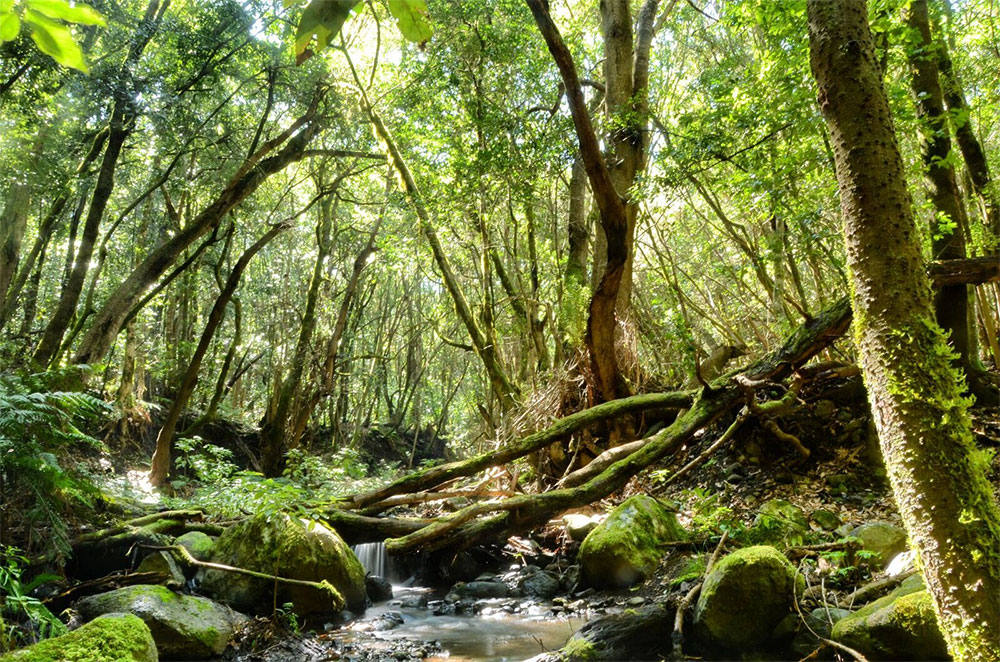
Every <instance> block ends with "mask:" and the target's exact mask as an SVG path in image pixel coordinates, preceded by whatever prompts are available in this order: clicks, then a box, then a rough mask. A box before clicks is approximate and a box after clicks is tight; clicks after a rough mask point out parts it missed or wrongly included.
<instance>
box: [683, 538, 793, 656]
mask: <svg viewBox="0 0 1000 662" xmlns="http://www.w3.org/2000/svg"><path fill="white" fill-rule="evenodd" d="M803 583H804V580H803V579H802V577H801V575H799V574H798V572H796V570H795V567H794V566H792V564H791V563H789V562H788V559H786V558H785V557H784V555H783V554H782V553H781V552H779V551H778V550H777V549H775V548H774V547H767V546H757V547H745V548H743V549H740V550H737V551H735V552H733V553H732V554H730V555H728V556H726V557H725V558H724V559H722V560H721V561H719V563H718V564H716V566H715V567H714V568H713V569H712V571H711V572H710V573H709V574H708V577H706V578H705V583H704V585H703V586H702V589H701V595H700V597H699V598H698V604H697V605H696V607H695V611H694V624H695V633H696V635H697V637H698V638H699V640H700V641H701V642H702V643H703V644H704V645H706V646H707V647H709V648H711V649H723V650H730V651H746V650H750V649H753V648H756V647H758V646H761V645H763V644H765V643H766V642H767V641H768V640H770V638H771V636H772V633H773V632H774V629H775V628H776V627H777V625H778V624H779V623H780V622H781V621H782V619H783V618H785V616H786V615H788V614H789V613H790V612H791V610H792V609H793V604H794V603H793V600H794V599H795V592H796V590H799V591H801V590H802V588H804V586H803V585H802V584H803ZM797 584H798V586H797Z"/></svg>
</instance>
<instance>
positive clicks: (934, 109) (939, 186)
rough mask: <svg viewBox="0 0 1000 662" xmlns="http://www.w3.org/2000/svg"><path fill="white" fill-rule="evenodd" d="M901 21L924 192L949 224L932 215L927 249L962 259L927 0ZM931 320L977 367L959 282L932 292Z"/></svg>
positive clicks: (962, 221)
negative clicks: (909, 37)
mask: <svg viewBox="0 0 1000 662" xmlns="http://www.w3.org/2000/svg"><path fill="white" fill-rule="evenodd" d="M907 24H908V25H909V27H910V29H911V31H912V34H913V35H914V36H913V43H911V44H910V48H909V49H908V53H907V59H908V60H909V64H910V69H911V73H912V78H911V81H910V82H911V87H912V89H913V95H914V98H915V99H916V104H917V118H918V119H919V120H920V122H921V124H922V127H921V129H922V130H921V137H922V141H921V142H922V148H923V160H924V169H925V170H924V174H925V176H926V180H927V189H928V194H929V197H930V199H931V202H933V204H934V209H935V211H937V213H938V214H939V215H944V216H946V217H947V218H948V219H950V220H951V222H952V223H954V228H953V229H951V230H950V231H943V230H942V229H941V227H940V226H939V223H938V219H937V218H935V219H933V220H932V221H931V238H932V240H931V250H932V252H933V255H934V259H935V260H951V259H961V258H964V257H965V255H966V253H965V232H966V231H967V229H968V227H969V220H968V217H967V216H966V212H965V205H964V203H963V202H962V196H961V193H959V190H958V181H957V179H956V178H955V169H954V167H952V165H951V161H949V160H948V156H949V155H950V154H951V138H950V137H949V131H948V115H947V113H946V112H945V109H944V95H943V93H942V91H941V83H940V80H939V74H938V59H937V52H936V51H937V48H938V43H937V42H935V41H934V40H933V39H932V38H931V28H930V19H929V17H928V12H927V0H913V2H912V3H911V4H910V8H909V12H908V13H907ZM934 310H935V313H936V315H937V322H938V324H940V325H941V327H942V328H943V329H944V330H945V331H949V332H950V333H951V342H952V345H953V346H954V347H955V350H956V351H957V352H958V354H959V357H960V361H961V364H962V366H963V367H964V368H965V369H966V370H969V369H971V368H973V367H975V366H978V364H979V360H978V357H976V356H975V355H974V348H975V344H974V343H972V342H971V336H970V330H969V293H968V288H967V287H966V286H965V285H945V286H943V287H941V288H940V289H939V290H938V291H937V292H936V293H935V297H934Z"/></svg>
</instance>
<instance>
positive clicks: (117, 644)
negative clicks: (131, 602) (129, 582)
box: [0, 614, 159, 662]
mask: <svg viewBox="0 0 1000 662" xmlns="http://www.w3.org/2000/svg"><path fill="white" fill-rule="evenodd" d="M158 659H159V658H158V657H157V653H156V644H155V643H153V635H152V634H150V632H149V628H148V627H147V626H146V624H145V623H143V622H142V620H141V619H140V618H138V617H137V616H133V615H132V614H105V615H103V616H101V617H99V618H95V619H94V620H92V621H90V622H89V623H87V624H85V625H83V626H81V627H79V628H77V629H76V630H73V631H72V632H70V633H68V634H64V635H62V636H61V637H54V638H52V639H46V640H45V641H42V642H39V643H37V644H35V645H33V646H28V647H27V648H22V649H21V650H18V651H14V652H13V653H9V654H7V655H4V656H0V660H3V662H21V661H23V662H157V660H158Z"/></svg>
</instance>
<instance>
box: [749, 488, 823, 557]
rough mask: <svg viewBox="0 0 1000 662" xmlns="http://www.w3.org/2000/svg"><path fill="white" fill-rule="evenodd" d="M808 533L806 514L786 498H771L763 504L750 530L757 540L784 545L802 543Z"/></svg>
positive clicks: (763, 542) (789, 545) (762, 542)
mask: <svg viewBox="0 0 1000 662" xmlns="http://www.w3.org/2000/svg"><path fill="white" fill-rule="evenodd" d="M808 533H809V520H808V519H806V514H805V513H804V512H802V509H801V508H799V507H798V506H796V505H795V504H793V503H791V502H789V501H785V500H784V499H771V500H770V501H766V502H765V503H764V504H762V505H761V507H760V509H759V510H758V511H757V517H756V518H755V519H754V522H753V528H752V529H751V530H750V535H751V537H752V538H753V540H754V541H755V542H758V543H761V544H769V545H778V546H784V547H791V546H793V545H801V544H802V543H803V542H804V541H805V538H806V535H807V534H808Z"/></svg>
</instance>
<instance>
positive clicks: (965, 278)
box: [928, 256, 1000, 287]
mask: <svg viewBox="0 0 1000 662" xmlns="http://www.w3.org/2000/svg"><path fill="white" fill-rule="evenodd" d="M928 271H929V272H930V276H931V279H932V280H933V281H934V286H935V287H944V286H947V285H960V284H964V285H982V284H983V283H997V282H1000V260H998V259H997V258H996V257H995V256H990V257H970V258H966V259H964V260H941V261H937V262H931V264H930V265H929V267H928Z"/></svg>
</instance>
